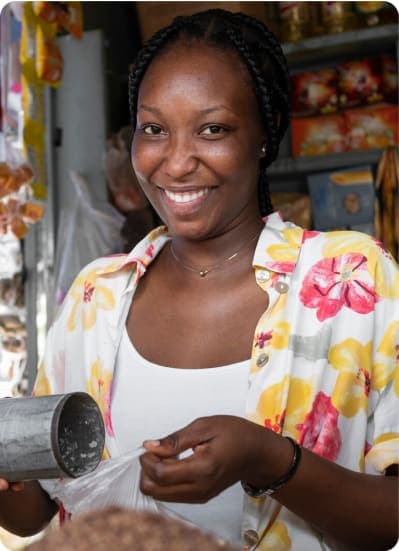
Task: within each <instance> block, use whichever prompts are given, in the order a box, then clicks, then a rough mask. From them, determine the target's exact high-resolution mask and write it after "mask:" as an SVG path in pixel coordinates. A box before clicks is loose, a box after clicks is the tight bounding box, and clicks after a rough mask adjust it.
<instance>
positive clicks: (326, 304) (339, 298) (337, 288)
mask: <svg viewBox="0 0 399 551" xmlns="http://www.w3.org/2000/svg"><path fill="white" fill-rule="evenodd" d="M300 299H301V301H302V303H303V304H304V305H305V306H307V307H308V308H316V309H317V314H316V315H317V319H318V320H319V321H324V320H325V319H327V318H331V317H333V316H335V315H336V314H337V313H338V312H339V310H340V309H341V308H342V307H343V306H346V307H347V308H350V309H351V310H354V311H355V312H357V313H358V314H368V313H369V312H371V311H372V310H373V308H374V303H375V302H376V300H378V296H377V295H376V293H375V291H374V289H373V287H372V285H371V283H370V275H369V273H368V270H367V261H366V257H365V256H363V255H362V254H359V253H350V254H343V255H341V256H336V257H334V258H325V259H323V260H320V261H319V262H316V264H314V265H313V266H312V268H311V270H310V271H309V272H308V274H307V276H306V277H305V279H304V282H303V286H302V289H301V292H300Z"/></svg>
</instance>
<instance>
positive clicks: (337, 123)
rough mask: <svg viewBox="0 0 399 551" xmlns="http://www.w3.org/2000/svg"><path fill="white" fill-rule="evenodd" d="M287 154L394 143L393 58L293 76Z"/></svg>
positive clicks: (395, 102) (371, 146)
mask: <svg viewBox="0 0 399 551" xmlns="http://www.w3.org/2000/svg"><path fill="white" fill-rule="evenodd" d="M292 88H293V103H292V115H293V119H292V153H293V155H294V156H295V157H298V156H308V155H318V154H329V153H336V152H341V151H353V150H360V149H370V148H385V147H387V146H389V145H394V144H397V143H398V126H397V118H398V107H397V97H398V83H397V66H396V60H395V59H394V57H393V56H389V55H383V56H379V57H374V58H370V59H363V60H358V61H349V62H346V63H341V64H339V65H338V66H337V67H334V68H333V67H329V68H325V69H321V70H319V71H314V72H307V73H302V74H298V75H295V76H293V77H292Z"/></svg>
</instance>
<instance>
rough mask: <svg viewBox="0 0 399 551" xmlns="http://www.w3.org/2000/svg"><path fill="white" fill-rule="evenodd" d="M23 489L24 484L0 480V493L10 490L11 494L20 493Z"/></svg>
mask: <svg viewBox="0 0 399 551" xmlns="http://www.w3.org/2000/svg"><path fill="white" fill-rule="evenodd" d="M24 487H25V483H24V482H22V481H21V482H8V481H7V480H5V479H4V478H0V492H5V491H7V490H12V491H13V492H21V491H22V490H23V489H24Z"/></svg>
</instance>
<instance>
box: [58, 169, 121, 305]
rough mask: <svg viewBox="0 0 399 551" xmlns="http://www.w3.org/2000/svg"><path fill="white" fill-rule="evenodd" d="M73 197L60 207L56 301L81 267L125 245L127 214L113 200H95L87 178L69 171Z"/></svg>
mask: <svg viewBox="0 0 399 551" xmlns="http://www.w3.org/2000/svg"><path fill="white" fill-rule="evenodd" d="M69 174H70V179H71V185H72V187H73V190H74V200H73V203H72V205H71V206H70V207H68V208H67V209H63V210H62V211H61V217H60V223H59V229H58V242H57V250H56V261H55V289H56V303H57V304H61V302H62V300H63V299H64V297H65V294H66V293H67V291H68V289H69V287H70V286H71V284H72V282H73V280H74V279H75V277H76V276H77V274H78V273H79V272H80V270H81V269H82V268H83V267H84V266H85V265H86V264H88V263H89V262H91V261H92V260H94V259H96V258H99V257H100V256H105V255H108V254H113V253H120V252H122V251H123V249H124V239H123V238H122V236H121V233H120V230H121V228H122V225H123V223H124V221H125V217H124V216H123V215H122V214H120V213H119V212H118V211H117V210H116V209H115V208H114V207H113V206H112V205H111V204H110V203H105V202H104V203H96V204H95V203H94V202H93V199H92V197H91V195H90V191H89V187H88V184H87V182H86V180H85V179H84V178H83V177H82V176H81V175H79V174H78V173H77V172H74V171H73V170H71V171H70V173H69Z"/></svg>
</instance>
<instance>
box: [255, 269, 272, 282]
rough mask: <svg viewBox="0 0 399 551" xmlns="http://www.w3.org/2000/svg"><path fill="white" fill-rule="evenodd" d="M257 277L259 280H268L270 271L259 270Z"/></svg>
mask: <svg viewBox="0 0 399 551" xmlns="http://www.w3.org/2000/svg"><path fill="white" fill-rule="evenodd" d="M256 279H257V280H258V281H268V280H269V279H270V272H268V271H267V270H259V271H258V272H257V273H256Z"/></svg>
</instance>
